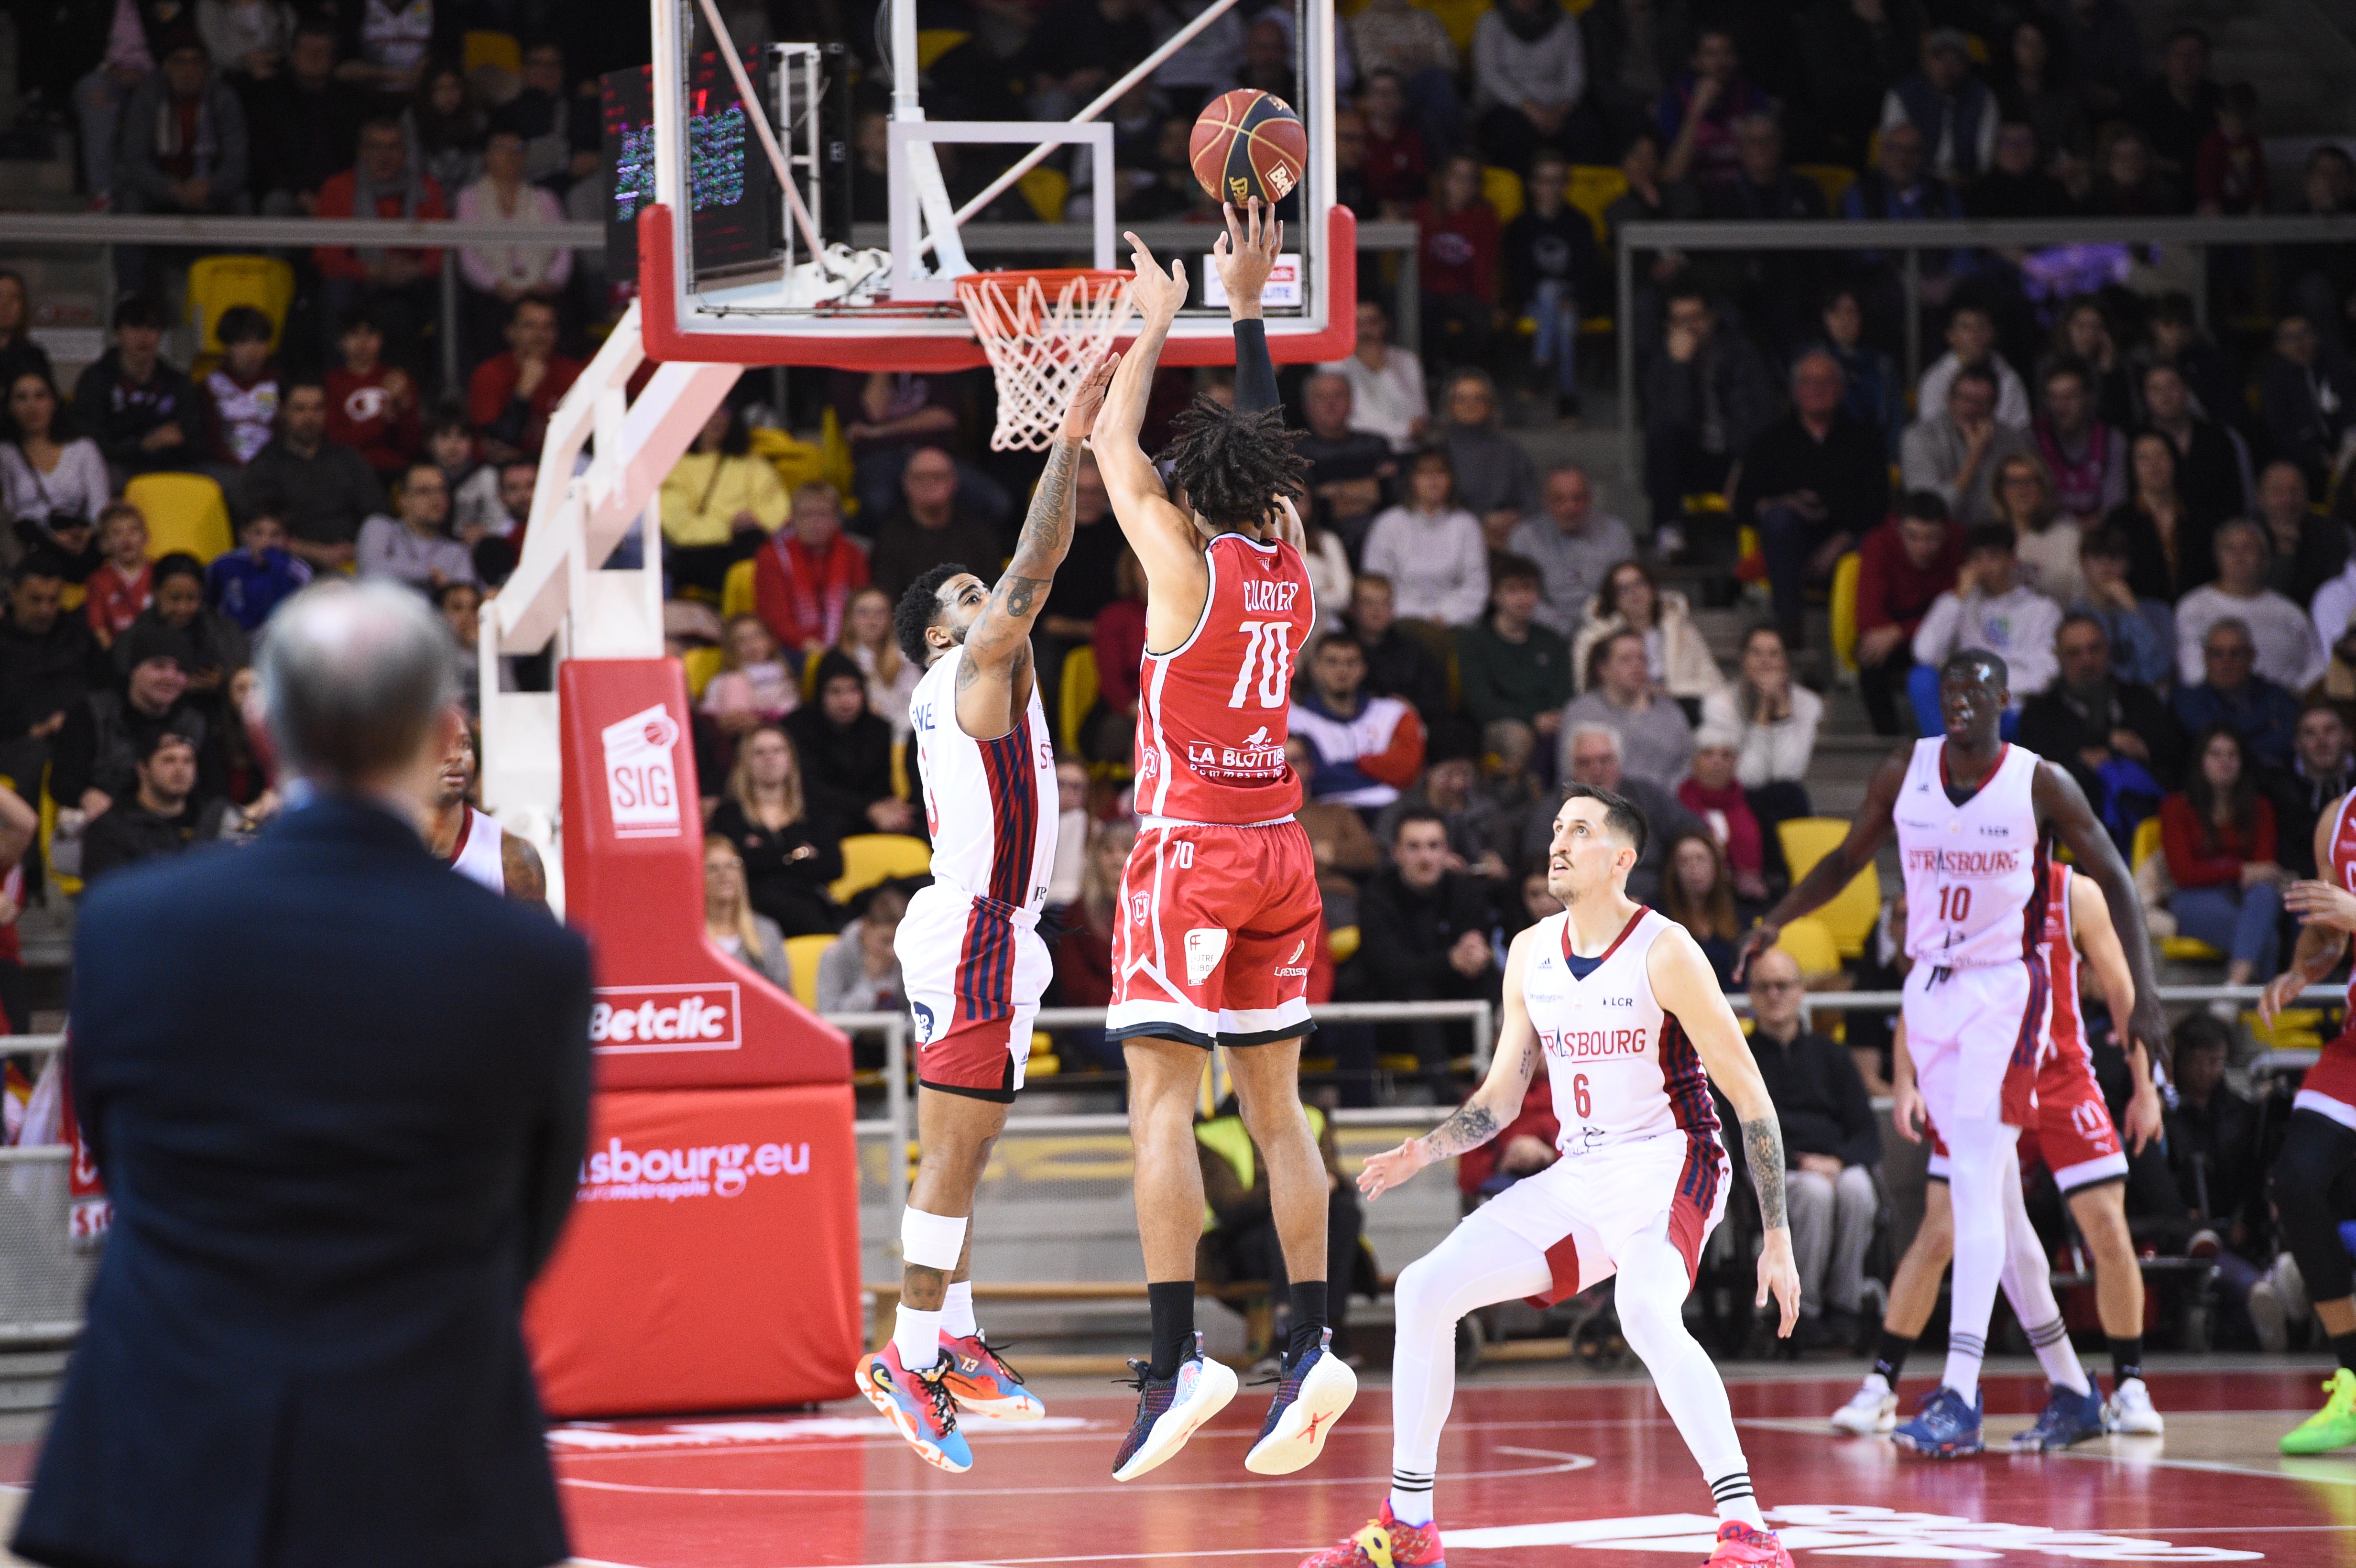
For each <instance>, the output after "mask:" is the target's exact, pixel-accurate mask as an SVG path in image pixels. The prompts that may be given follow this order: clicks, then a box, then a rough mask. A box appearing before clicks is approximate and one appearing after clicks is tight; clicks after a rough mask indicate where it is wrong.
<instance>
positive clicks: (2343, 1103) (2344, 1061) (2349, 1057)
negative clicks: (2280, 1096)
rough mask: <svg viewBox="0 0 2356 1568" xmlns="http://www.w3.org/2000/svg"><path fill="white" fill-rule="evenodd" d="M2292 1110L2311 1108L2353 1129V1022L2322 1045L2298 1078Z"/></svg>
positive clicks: (2355, 1028) (2355, 1116) (2355, 1103)
mask: <svg viewBox="0 0 2356 1568" xmlns="http://www.w3.org/2000/svg"><path fill="white" fill-rule="evenodd" d="M2291 1106H2292V1108H2293V1109H2294V1110H2300V1111H2314V1112H2316V1113H2318V1114H2319V1115H2326V1116H2329V1117H2330V1118H2331V1119H2332V1120H2333V1121H2335V1122H2338V1123H2339V1124H2340V1125H2341V1126H2343V1127H2348V1128H2351V1129H2356V1025H2351V1026H2350V1028H2349V1029H2348V1032H2346V1033H2345V1034H2342V1035H2341V1036H2340V1037H2339V1038H2338V1039H2337V1040H2332V1041H2331V1042H2330V1043H2329V1045H2326V1046H2325V1047H2324V1048H2323V1054H2322V1055H2321V1056H2319V1057H2318V1058H2317V1059H2316V1062H2315V1065H2314V1066H2312V1067H2310V1068H2308V1070H2307V1076H2306V1077H2305V1078H2303V1079H2301V1080H2300V1081H2299V1085H2298V1097H2297V1099H2295V1100H2293V1101H2292V1102H2291Z"/></svg>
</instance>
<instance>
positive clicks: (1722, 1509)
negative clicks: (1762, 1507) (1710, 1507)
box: [1709, 1470, 1767, 1530]
mask: <svg viewBox="0 0 2356 1568" xmlns="http://www.w3.org/2000/svg"><path fill="white" fill-rule="evenodd" d="M1709 1495H1710V1496H1711V1497H1713V1498H1716V1499H1718V1517H1719V1521H1720V1522H1721V1523H1722V1522H1724V1521H1725V1520H1730V1519H1739V1520H1741V1521H1742V1522H1743V1523H1745V1524H1747V1525H1749V1526H1750V1527H1751V1529H1753V1530H1764V1529H1766V1528H1767V1516H1766V1515H1764V1514H1762V1513H1761V1512H1760V1511H1759V1498H1758V1494H1756V1493H1755V1492H1753V1491H1752V1490H1751V1472H1750V1471H1748V1470H1736V1471H1733V1472H1731V1473H1730V1474H1728V1475H1724V1476H1719V1477H1717V1478H1716V1479H1714V1480H1712V1481H1711V1482H1710V1484H1709Z"/></svg>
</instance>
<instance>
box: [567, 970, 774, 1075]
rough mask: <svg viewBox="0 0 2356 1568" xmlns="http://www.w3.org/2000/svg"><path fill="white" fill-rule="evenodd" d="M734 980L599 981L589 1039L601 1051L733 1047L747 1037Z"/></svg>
mask: <svg viewBox="0 0 2356 1568" xmlns="http://www.w3.org/2000/svg"><path fill="white" fill-rule="evenodd" d="M741 1016H742V1015H741V1012H740V1009H739V1007H738V997H737V994H736V983H735V982H734V981H733V980H724V981H721V982H718V983H716V984H713V985H709V986H600V987H598V988H597V999H596V1002H595V1004H594V1006H592V1007H591V1008H590V1009H589V1044H590V1047H591V1049H592V1050H594V1051H596V1052H597V1053H598V1054H599V1055H601V1056H633V1055H640V1054H644V1053H646V1052H649V1051H734V1050H737V1049H738V1048H739V1047H741V1046H742V1045H743V1044H744V1039H743V1034H742V1030H741V1029H739V1028H738V1026H737V1019H739V1017H741Z"/></svg>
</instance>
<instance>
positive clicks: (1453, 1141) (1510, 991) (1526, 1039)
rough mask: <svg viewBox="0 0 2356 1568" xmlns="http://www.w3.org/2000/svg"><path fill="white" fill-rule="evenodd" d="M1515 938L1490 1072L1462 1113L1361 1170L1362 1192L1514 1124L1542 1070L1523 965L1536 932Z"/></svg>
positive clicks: (1377, 1191)
mask: <svg viewBox="0 0 2356 1568" xmlns="http://www.w3.org/2000/svg"><path fill="white" fill-rule="evenodd" d="M1535 930H1537V927H1536V926H1532V927H1531V928H1530V929H1529V930H1528V931H1525V932H1523V933H1521V934H1520V935H1519V936H1516V937H1515V938H1514V944H1513V946H1512V947H1511V948H1510V949H1508V950H1507V952H1506V954H1505V1027H1504V1028H1502V1029H1499V1030H1498V1031H1497V1051H1496V1054H1495V1055H1494V1056H1492V1057H1491V1058H1490V1059H1489V1075H1488V1076H1487V1077H1486V1078H1483V1080H1481V1086H1480V1087H1479V1088H1478V1089H1475V1090H1473V1091H1472V1098H1470V1099H1468V1100H1466V1101H1465V1102H1464V1104H1462V1105H1459V1106H1457V1107H1456V1114H1455V1115H1452V1116H1451V1117H1449V1118H1448V1119H1447V1120H1446V1121H1444V1122H1442V1123H1440V1125H1438V1126H1436V1127H1434V1128H1432V1129H1431V1131H1430V1132H1428V1133H1426V1134H1424V1135H1423V1136H1421V1137H1419V1138H1409V1139H1408V1140H1407V1142H1405V1143H1403V1144H1401V1145H1399V1146H1398V1147H1397V1148H1395V1149H1392V1150H1391V1151H1390V1152H1388V1153H1387V1154H1378V1155H1372V1156H1369V1157H1367V1160H1366V1163H1365V1167H1364V1168H1361V1169H1360V1170H1359V1172H1358V1190H1359V1191H1361V1192H1363V1193H1365V1195H1366V1197H1367V1198H1368V1199H1369V1200H1372V1199H1376V1198H1380V1197H1381V1196H1382V1195H1383V1194H1384V1193H1385V1192H1387V1191H1389V1190H1390V1189H1392V1188H1394V1187H1398V1186H1399V1185H1401V1184H1402V1183H1404V1182H1406V1181H1407V1180H1408V1179H1409V1178H1411V1177H1413V1176H1414V1175H1415V1173H1416V1172H1417V1171H1419V1170H1421V1169H1422V1168H1424V1167H1425V1166H1427V1165H1437V1164H1438V1163H1440V1161H1441V1160H1443V1159H1453V1158H1455V1157H1457V1156H1458V1155H1460V1154H1462V1153H1463V1152H1464V1151H1465V1150H1466V1149H1469V1148H1479V1147H1481V1146H1482V1145H1483V1144H1484V1143H1487V1142H1488V1141H1489V1140H1490V1139H1491V1138H1494V1137H1495V1136H1497V1133H1498V1131H1499V1130H1500V1129H1501V1128H1503V1127H1505V1126H1506V1125H1508V1124H1510V1123H1511V1122H1512V1121H1513V1119H1514V1118H1515V1116H1516V1115H1519V1114H1520V1112H1521V1108H1522V1096H1523V1095H1524V1094H1526V1093H1528V1091H1529V1087H1530V1079H1531V1078H1532V1077H1533V1076H1534V1075H1535V1074H1536V1073H1537V1070H1538V1032H1537V1029H1534V1028H1532V1027H1531V1025H1530V1011H1529V1008H1527V1007H1526V1005H1525V1004H1524V1003H1523V1001H1522V965H1523V963H1524V961H1525V959H1526V956H1527V955H1528V952H1529V947H1530V943H1531V940H1532V938H1531V934H1530V933H1531V932H1532V931H1535Z"/></svg>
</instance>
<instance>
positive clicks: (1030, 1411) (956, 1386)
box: [941, 1332, 1047, 1421]
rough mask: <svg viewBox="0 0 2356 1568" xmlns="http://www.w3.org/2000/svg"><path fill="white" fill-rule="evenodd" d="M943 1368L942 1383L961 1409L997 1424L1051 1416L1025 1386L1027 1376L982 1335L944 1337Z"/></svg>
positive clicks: (942, 1336)
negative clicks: (1015, 1368)
mask: <svg viewBox="0 0 2356 1568" xmlns="http://www.w3.org/2000/svg"><path fill="white" fill-rule="evenodd" d="M941 1364H942V1365H943V1366H944V1367H945V1368H947V1369H948V1370H947V1371H944V1372H942V1374H941V1381H943V1382H946V1383H947V1384H948V1388H949V1392H950V1393H951V1394H952V1395H954V1396H956V1399H957V1402H958V1406H959V1407H960V1408H961V1409H965V1410H969V1411H972V1412H973V1413H975V1414H976V1415H987V1416H989V1417H990V1418H991V1419H992V1420H994V1421H1038V1420H1041V1419H1043V1418H1044V1416H1045V1415H1046V1413H1047V1407H1046V1406H1045V1405H1044V1404H1042V1403H1040V1402H1039V1396H1038V1395H1036V1394H1034V1393H1033V1392H1031V1391H1030V1390H1029V1389H1027V1388H1024V1387H1023V1375H1022V1374H1021V1373H1020V1372H1017V1371H1015V1370H1014V1369H1013V1368H1012V1367H1010V1366H1008V1365H1007V1364H1006V1361H1005V1360H1004V1358H1002V1357H1001V1356H1000V1355H999V1353H998V1348H997V1347H996V1346H994V1345H992V1344H991V1343H990V1342H989V1341H988V1340H987V1339H983V1338H982V1337H981V1336H980V1335H979V1334H965V1335H951V1334H948V1333H946V1332H945V1333H943V1334H942V1335H941Z"/></svg>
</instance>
